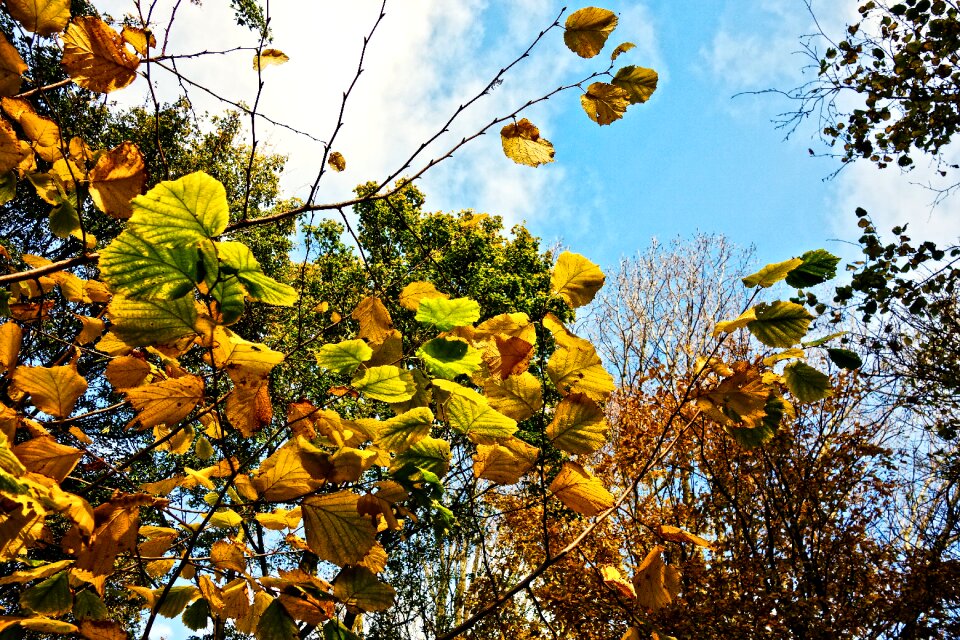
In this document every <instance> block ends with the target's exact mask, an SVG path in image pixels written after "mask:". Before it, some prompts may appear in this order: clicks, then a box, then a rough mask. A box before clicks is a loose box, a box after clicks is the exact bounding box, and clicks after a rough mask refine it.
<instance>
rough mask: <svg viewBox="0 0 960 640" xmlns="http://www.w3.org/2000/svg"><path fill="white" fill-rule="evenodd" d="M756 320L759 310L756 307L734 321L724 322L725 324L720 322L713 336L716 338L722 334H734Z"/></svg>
mask: <svg viewBox="0 0 960 640" xmlns="http://www.w3.org/2000/svg"><path fill="white" fill-rule="evenodd" d="M756 319H757V310H756V308H755V307H750V308H749V309H747V310H746V311H744V312H743V313H741V314H740V315H739V316H737V317H736V318H734V319H733V320H724V321H723V322H718V323H717V326H716V327H715V328H714V330H713V335H714V337H716V336H718V335H720V334H721V333H732V332H734V331H736V330H737V329H742V328H743V327H745V326H747V325H748V324H750V323H751V322H753V321H754V320H756Z"/></svg>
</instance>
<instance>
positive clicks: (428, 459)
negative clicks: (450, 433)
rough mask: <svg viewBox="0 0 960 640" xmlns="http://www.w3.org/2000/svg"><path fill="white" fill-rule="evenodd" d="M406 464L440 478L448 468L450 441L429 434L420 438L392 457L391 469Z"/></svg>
mask: <svg viewBox="0 0 960 640" xmlns="http://www.w3.org/2000/svg"><path fill="white" fill-rule="evenodd" d="M408 464H411V465H413V466H415V467H418V468H420V469H424V470H426V471H429V472H430V473H433V474H434V475H436V476H437V477H438V478H442V477H443V476H445V475H446V474H447V471H449V470H450V443H449V442H447V441H446V440H441V439H440V438H431V437H430V436H427V437H425V438H422V439H421V440H418V441H417V442H415V443H414V444H412V445H411V446H410V448H409V449H407V450H406V451H404V452H403V453H401V454H399V455H398V456H397V457H396V458H395V459H394V464H393V466H392V467H391V470H393V469H400V468H401V467H403V466H405V465H408Z"/></svg>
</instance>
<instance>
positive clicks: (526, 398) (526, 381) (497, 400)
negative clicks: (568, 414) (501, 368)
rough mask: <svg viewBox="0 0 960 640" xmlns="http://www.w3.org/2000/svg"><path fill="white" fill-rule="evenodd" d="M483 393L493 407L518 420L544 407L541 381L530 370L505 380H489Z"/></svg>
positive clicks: (524, 418)
mask: <svg viewBox="0 0 960 640" xmlns="http://www.w3.org/2000/svg"><path fill="white" fill-rule="evenodd" d="M483 395H484V397H486V398H487V402H489V403H490V406H491V407H493V408H494V409H496V410H497V411H499V412H500V413H502V414H504V415H505V416H507V417H510V418H513V419H514V420H517V421H518V422H519V421H521V420H526V419H527V418H529V417H531V416H532V415H534V414H535V413H536V412H538V411H540V409H541V408H542V407H543V390H542V388H541V386H540V381H539V380H537V378H536V377H535V376H534V375H533V374H531V373H530V372H528V371H524V372H523V373H522V374H520V375H515V376H509V377H508V378H506V379H504V380H495V379H494V380H487V381H486V384H485V385H484V387H483Z"/></svg>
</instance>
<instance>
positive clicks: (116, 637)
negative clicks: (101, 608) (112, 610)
mask: <svg viewBox="0 0 960 640" xmlns="http://www.w3.org/2000/svg"><path fill="white" fill-rule="evenodd" d="M80 635H82V636H83V637H84V638H87V640H129V638H130V636H129V634H128V633H127V632H126V631H124V630H123V626H121V624H120V623H119V622H116V621H115V620H92V619H90V618H86V619H83V620H80Z"/></svg>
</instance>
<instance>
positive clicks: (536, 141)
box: [500, 118, 556, 167]
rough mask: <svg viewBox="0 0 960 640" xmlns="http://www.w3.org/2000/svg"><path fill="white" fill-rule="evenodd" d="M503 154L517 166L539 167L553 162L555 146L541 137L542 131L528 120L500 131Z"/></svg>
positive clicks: (509, 125) (507, 126)
mask: <svg viewBox="0 0 960 640" xmlns="http://www.w3.org/2000/svg"><path fill="white" fill-rule="evenodd" d="M500 142H501V143H502V145H503V153H504V155H506V156H507V157H508V158H510V159H511V160H513V161H514V162H516V163H517V164H525V165H527V166H529V167H539V166H540V165H542V164H547V163H548V162H553V156H554V155H555V153H556V152H555V151H554V149H553V144H551V143H550V141H549V140H547V139H546V138H541V137H540V130H539V129H538V128H537V127H536V126H534V124H533V123H532V122H530V121H529V120H527V119H526V118H522V119H521V120H520V121H519V122H516V123H513V124H508V125H506V126H505V127H503V129H501V130H500Z"/></svg>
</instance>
